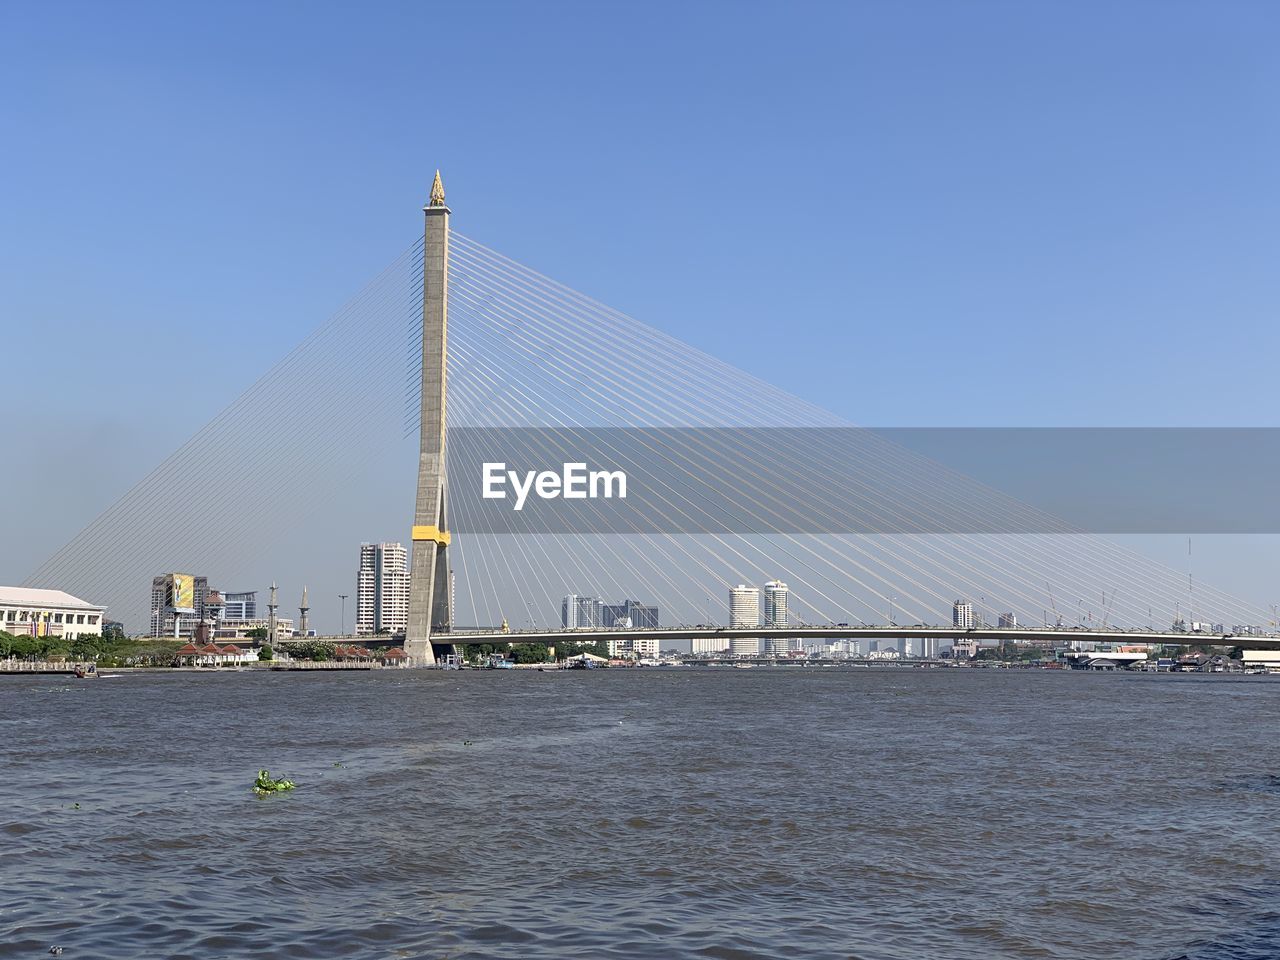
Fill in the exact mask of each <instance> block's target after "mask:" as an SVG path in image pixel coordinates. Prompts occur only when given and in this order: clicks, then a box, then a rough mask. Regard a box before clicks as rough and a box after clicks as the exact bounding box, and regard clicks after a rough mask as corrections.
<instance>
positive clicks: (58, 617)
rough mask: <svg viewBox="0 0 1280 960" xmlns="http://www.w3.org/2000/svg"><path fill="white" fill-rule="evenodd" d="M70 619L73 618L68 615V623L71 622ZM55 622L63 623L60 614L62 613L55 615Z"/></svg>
mask: <svg viewBox="0 0 1280 960" xmlns="http://www.w3.org/2000/svg"><path fill="white" fill-rule="evenodd" d="M70 618H71V614H67V622H68V623H69V622H70ZM53 622H54V623H61V622H62V614H60V613H55V614H54V615H53Z"/></svg>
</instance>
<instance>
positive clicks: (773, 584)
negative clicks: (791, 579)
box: [762, 580, 791, 654]
mask: <svg viewBox="0 0 1280 960" xmlns="http://www.w3.org/2000/svg"><path fill="white" fill-rule="evenodd" d="M787 596H788V591H787V585H786V584H785V583H783V582H782V581H781V580H770V581H769V582H768V583H766V584H765V585H764V610H763V611H762V613H763V615H764V625H765V626H766V627H785V626H786V625H787ZM765 647H766V649H767V650H768V652H769V653H774V654H778V653H786V652H787V651H788V650H790V649H791V641H790V640H789V639H788V638H785V637H783V638H777V637H773V638H770V639H769V641H768V642H767V643H766V644H765Z"/></svg>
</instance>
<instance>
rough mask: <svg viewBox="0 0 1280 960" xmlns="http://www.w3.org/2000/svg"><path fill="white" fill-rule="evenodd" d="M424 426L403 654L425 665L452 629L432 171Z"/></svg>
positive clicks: (442, 217)
mask: <svg viewBox="0 0 1280 960" xmlns="http://www.w3.org/2000/svg"><path fill="white" fill-rule="evenodd" d="M423 213H424V214H425V216H426V223H425V225H424V228H423V247H422V418H421V419H422V422H421V427H420V432H419V435H418V495H417V502H416V505H415V507H414V514H413V564H412V567H411V568H410V576H409V623H408V626H407V627H406V629H405V644H404V649H405V652H406V653H407V654H409V656H410V657H413V658H414V659H415V660H417V661H419V662H424V663H432V662H434V660H435V657H434V655H433V654H432V652H431V634H432V632H433V631H436V632H445V633H447V632H448V631H449V629H450V622H449V614H450V610H449V607H450V603H449V594H450V577H449V551H448V548H449V540H450V537H449V527H448V523H447V521H446V517H447V515H446V513H445V449H444V442H445V394H446V391H445V367H446V362H445V339H446V330H447V328H448V318H449V208H448V207H446V206H445V204H444V184H443V183H441V181H440V171H439V170H437V171H436V178H435V181H434V182H433V183H432V184H431V199H430V200H429V201H428V203H427V205H426V206H425V207H423Z"/></svg>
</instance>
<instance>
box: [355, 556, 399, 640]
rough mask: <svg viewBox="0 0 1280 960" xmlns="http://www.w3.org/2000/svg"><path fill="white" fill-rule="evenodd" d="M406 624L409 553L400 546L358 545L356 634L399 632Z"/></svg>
mask: <svg viewBox="0 0 1280 960" xmlns="http://www.w3.org/2000/svg"><path fill="white" fill-rule="evenodd" d="M408 622H409V552H408V551H407V550H406V549H405V548H404V545H403V544H400V543H362V544H360V570H359V572H358V573H357V574H356V635H357V636H371V635H373V634H377V633H399V632H400V631H402V630H404V629H405V626H406V625H407V624H408Z"/></svg>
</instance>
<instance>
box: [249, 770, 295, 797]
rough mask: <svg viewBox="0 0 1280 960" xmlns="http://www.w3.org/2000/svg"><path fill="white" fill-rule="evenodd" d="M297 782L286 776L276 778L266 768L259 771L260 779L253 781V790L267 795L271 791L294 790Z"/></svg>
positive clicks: (262, 795) (258, 793)
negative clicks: (287, 778) (285, 777)
mask: <svg viewBox="0 0 1280 960" xmlns="http://www.w3.org/2000/svg"><path fill="white" fill-rule="evenodd" d="M296 786H297V784H296V783H294V782H293V781H292V780H286V779H284V777H280V778H279V779H277V778H274V777H272V776H271V774H270V773H268V772H267V771H266V770H259V771H258V779H257V780H255V781H253V792H254V793H256V794H257V795H258V796H260V797H265V796H266V795H267V794H269V793H280V792H281V791H283V790H292V789H293V788H294V787H296Z"/></svg>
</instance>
